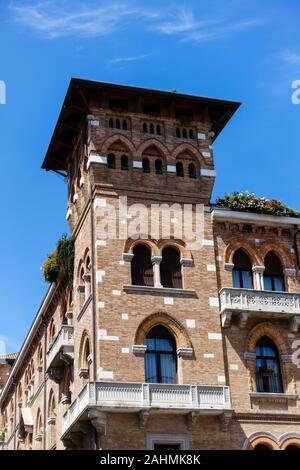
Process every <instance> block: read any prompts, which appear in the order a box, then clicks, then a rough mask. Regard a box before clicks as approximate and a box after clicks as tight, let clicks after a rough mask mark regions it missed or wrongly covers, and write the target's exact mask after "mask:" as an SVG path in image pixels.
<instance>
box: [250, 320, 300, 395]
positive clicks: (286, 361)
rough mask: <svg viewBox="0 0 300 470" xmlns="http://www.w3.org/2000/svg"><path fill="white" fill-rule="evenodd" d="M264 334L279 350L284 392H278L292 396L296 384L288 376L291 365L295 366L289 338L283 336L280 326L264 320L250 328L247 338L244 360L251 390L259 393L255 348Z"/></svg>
mask: <svg viewBox="0 0 300 470" xmlns="http://www.w3.org/2000/svg"><path fill="white" fill-rule="evenodd" d="M263 336H267V337H268V338H270V339H271V340H272V341H273V343H274V344H275V346H276V348H277V350H278V355H279V362H280V370H281V377H282V386H283V393H282V394H277V395H282V396H283V395H288V394H290V395H291V396H293V395H294V394H295V390H294V389H295V384H293V383H290V382H289V381H288V380H287V378H288V377H289V375H290V367H292V366H293V364H292V360H291V354H292V350H291V348H290V347H289V345H288V343H287V340H286V339H285V338H284V337H283V335H282V333H281V331H280V330H279V328H277V327H276V326H274V325H273V324H272V323H270V322H263V323H259V324H258V325H256V326H254V328H252V329H251V330H250V332H249V334H248V337H247V340H246V345H245V352H244V360H245V362H246V366H247V370H248V382H249V392H250V393H255V394H256V393H257V394H259V392H257V388H256V353H255V348H256V344H257V342H258V340H259V339H260V338H262V337H263ZM291 387H293V389H291ZM263 395H269V394H266V393H263Z"/></svg>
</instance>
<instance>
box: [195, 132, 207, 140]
mask: <svg viewBox="0 0 300 470" xmlns="http://www.w3.org/2000/svg"><path fill="white" fill-rule="evenodd" d="M197 139H198V140H206V134H205V133H204V132H197Z"/></svg>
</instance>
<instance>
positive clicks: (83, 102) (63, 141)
mask: <svg viewBox="0 0 300 470" xmlns="http://www.w3.org/2000/svg"><path fill="white" fill-rule="evenodd" d="M103 94H107V95H113V96H116V95H117V96H118V97H120V96H123V97H124V98H125V97H128V98H129V97H132V98H133V97H135V98H136V99H138V98H139V97H143V98H144V99H149V98H152V99H156V100H160V101H162V102H163V101H164V102H165V103H168V105H174V106H176V105H178V104H179V105H180V106H184V105H186V106H191V105H192V106H194V107H197V109H198V110H199V111H200V112H208V114H209V116H210V120H211V123H212V129H211V130H212V131H213V132H214V137H213V140H215V139H216V137H217V136H218V135H219V133H220V132H221V131H222V129H223V128H224V127H225V125H226V124H227V122H228V121H229V120H230V118H231V117H232V116H233V114H234V113H235V111H236V110H237V109H238V107H239V106H240V103H239V102H235V101H226V100H220V99H215V98H207V97H203V96H193V95H188V94H182V93H177V92H172V91H163V90H155V89H148V88H140V87H133V86H128V85H118V84H113V83H104V82H98V81H91V80H84V79H79V78H72V79H71V81H70V84H69V87H68V90H67V94H66V96H65V99H64V102H63V105H62V108H61V111H60V114H59V117H58V120H57V123H56V126H55V129H54V132H53V135H52V138H51V141H50V144H49V147H48V150H47V153H46V156H45V159H44V162H43V164H42V168H44V169H45V170H54V171H60V170H61V171H63V170H66V167H67V160H68V157H69V156H70V153H71V152H72V148H73V141H74V138H75V137H76V136H77V133H78V131H79V126H80V123H81V122H82V119H83V118H84V117H85V116H86V115H88V114H91V108H92V107H95V106H97V105H98V106H99V103H100V101H101V97H102V96H103Z"/></svg>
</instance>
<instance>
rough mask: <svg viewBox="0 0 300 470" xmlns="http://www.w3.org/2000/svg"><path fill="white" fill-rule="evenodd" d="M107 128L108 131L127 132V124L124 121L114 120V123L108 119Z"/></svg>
mask: <svg viewBox="0 0 300 470" xmlns="http://www.w3.org/2000/svg"><path fill="white" fill-rule="evenodd" d="M108 127H109V128H110V129H114V128H115V129H122V130H123V131H127V130H128V124H127V121H126V119H123V120H121V119H116V120H115V121H114V119H112V118H110V119H109V121H108Z"/></svg>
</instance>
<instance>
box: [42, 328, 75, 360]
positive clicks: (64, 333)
mask: <svg viewBox="0 0 300 470" xmlns="http://www.w3.org/2000/svg"><path fill="white" fill-rule="evenodd" d="M65 347H66V348H69V349H70V350H71V349H72V348H74V328H73V326H71V325H62V327H61V329H60V331H59V333H58V335H57V336H56V338H55V339H54V341H53V343H52V344H51V346H50V348H49V349H48V352H47V358H46V362H47V369H48V367H50V365H51V363H52V362H53V360H54V358H55V357H56V356H57V355H58V353H59V352H60V351H61V350H62V349H63V348H65Z"/></svg>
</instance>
